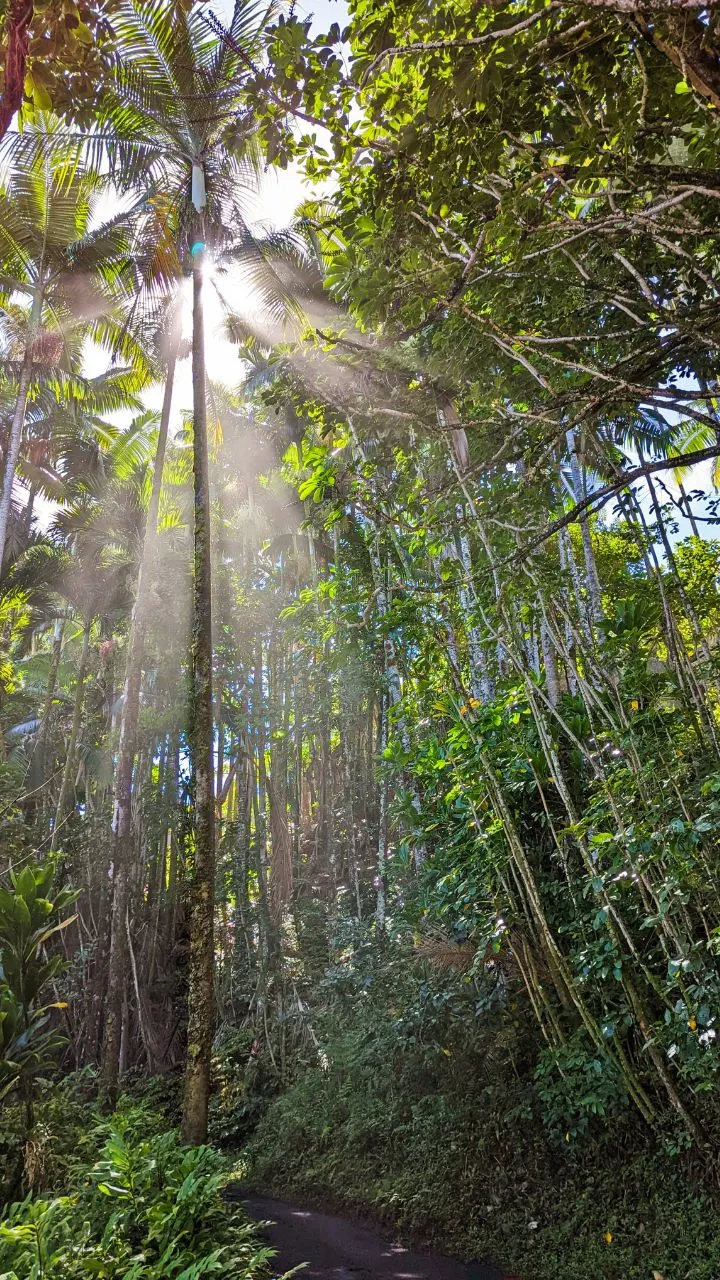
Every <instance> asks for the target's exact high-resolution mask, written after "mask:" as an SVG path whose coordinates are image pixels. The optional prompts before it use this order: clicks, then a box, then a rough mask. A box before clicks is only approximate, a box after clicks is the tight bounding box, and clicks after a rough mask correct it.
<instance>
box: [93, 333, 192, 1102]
mask: <svg viewBox="0 0 720 1280" xmlns="http://www.w3.org/2000/svg"><path fill="white" fill-rule="evenodd" d="M173 328H174V335H173V340H172V347H171V352H170V357H169V359H168V367H167V376H166V379H165V393H164V396H163V405H162V412H161V414H160V426H159V430H158V442H157V450H156V453H155V467H154V470H153V483H152V491H151V494H150V504H149V507H148V514H147V522H146V526H145V530H146V532H145V543H144V547H143V555H142V559H141V562H140V569H139V572H138V583H137V592H136V595H135V602H134V604H133V611H132V617H131V620H130V637H129V641H128V651H127V660H126V664H125V692H124V697H123V704H122V711H121V715H120V738H119V743H118V762H117V772H116V775H115V812H114V815H113V831H114V850H113V905H112V923H111V926H110V956H109V961H108V989H107V1006H106V1014H105V1032H104V1036H103V1052H102V1067H101V1073H100V1092H101V1097H102V1100H103V1103H104V1105H106V1106H108V1107H113V1106H114V1105H115V1102H116V1100H117V1090H118V1081H119V1070H120V1024H121V1015H122V1000H123V992H124V990H125V986H126V981H127V972H128V965H127V929H126V921H127V918H128V888H129V881H130V864H131V861H132V791H133V788H132V780H133V765H134V762H135V747H136V741H137V726H138V717H139V714H140V684H141V680H142V664H143V652H144V648H145V623H146V619H145V612H146V596H147V589H148V584H149V582H150V581H151V572H152V550H153V547H154V544H155V539H156V536H157V520H158V511H159V508H160V493H161V490H162V476H163V468H164V464H165V450H166V446H167V437H168V427H169V424H170V409H171V406H172V393H173V382H174V377H175V362H176V359H177V333H176V328H177V322H175V324H174V326H173Z"/></svg>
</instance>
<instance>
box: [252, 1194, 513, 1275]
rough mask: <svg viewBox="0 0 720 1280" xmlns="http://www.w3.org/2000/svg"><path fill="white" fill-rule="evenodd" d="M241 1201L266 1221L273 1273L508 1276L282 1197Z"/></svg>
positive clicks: (487, 1265)
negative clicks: (295, 1269) (414, 1248)
mask: <svg viewBox="0 0 720 1280" xmlns="http://www.w3.org/2000/svg"><path fill="white" fill-rule="evenodd" d="M243 1206H244V1208H245V1211H246V1212H247V1214H248V1216H249V1217H251V1218H254V1219H255V1221H256V1222H260V1221H265V1220H268V1221H269V1222H270V1225H269V1226H268V1227H266V1228H265V1237H266V1239H267V1240H268V1242H269V1243H270V1244H271V1245H273V1247H274V1248H275V1249H277V1257H276V1258H275V1259H274V1262H273V1265H274V1267H275V1270H276V1272H277V1273H279V1274H282V1273H283V1272H284V1271H289V1270H290V1269H291V1268H292V1267H295V1266H297V1265H298V1263H301V1262H306V1263H307V1264H308V1265H307V1266H306V1267H304V1268H303V1270H302V1271H300V1272H299V1273H298V1280H302V1277H306V1280H513V1277H509V1276H508V1277H504V1276H503V1273H502V1271H500V1270H499V1268H498V1267H495V1266H492V1265H491V1264H490V1263H482V1262H471V1263H468V1264H467V1265H465V1264H464V1263H462V1262H457V1261H456V1260H455V1259H453V1258H442V1257H440V1256H439V1255H437V1254H430V1253H427V1254H425V1253H412V1252H411V1251H410V1250H409V1249H405V1248H404V1247H403V1246H402V1245H401V1244H398V1243H393V1242H392V1241H390V1240H388V1239H387V1238H386V1237H384V1236H383V1235H381V1234H380V1233H379V1232H378V1231H375V1230H372V1229H370V1228H368V1227H361V1226H357V1225H356V1224H355V1223H354V1222H349V1221H348V1220H347V1219H345V1218H336V1217H334V1216H333V1215H331V1214H328V1213H319V1212H317V1211H316V1210H315V1209H305V1208H301V1207H300V1206H299V1205H294V1204H288V1203H286V1202H285V1201H284V1200H274V1199H271V1198H270V1197H266V1196H248V1197H247V1198H244V1199H243Z"/></svg>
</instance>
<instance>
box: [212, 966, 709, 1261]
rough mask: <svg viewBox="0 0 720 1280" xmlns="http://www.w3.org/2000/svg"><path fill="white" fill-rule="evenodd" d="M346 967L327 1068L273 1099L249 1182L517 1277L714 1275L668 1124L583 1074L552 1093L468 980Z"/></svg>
mask: <svg viewBox="0 0 720 1280" xmlns="http://www.w3.org/2000/svg"><path fill="white" fill-rule="evenodd" d="M354 965H355V969H354V972H353V973H352V974H351V973H350V972H349V971H348V970H347V969H346V970H344V971H342V970H341V969H339V970H336V971H335V972H334V973H330V974H329V975H328V978H327V982H326V989H325V993H324V995H325V1001H326V1003H325V1006H324V1011H323V1012H322V1013H321V1014H318V1015H317V1020H316V1032H317V1033H319V1036H318V1038H319V1040H320V1041H321V1042H322V1045H323V1053H322V1057H321V1058H320V1057H318V1058H317V1060H316V1062H315V1065H313V1066H312V1067H311V1068H308V1067H307V1066H306V1067H304V1068H303V1069H302V1070H301V1071H300V1072H299V1074H298V1075H297V1077H296V1078H295V1080H294V1081H293V1082H291V1083H290V1084H289V1086H288V1087H287V1088H286V1090H285V1092H284V1093H283V1094H282V1095H281V1096H279V1097H271V1098H269V1100H268V1104H267V1108H266V1111H265V1114H264V1116H263V1118H262V1119H261V1121H260V1123H259V1124H258V1126H257V1128H256V1130H255V1132H254V1135H253V1137H252V1139H251V1141H250V1143H249V1146H248V1147H247V1150H246V1154H247V1157H248V1159H249V1166H250V1170H251V1172H250V1177H251V1179H252V1181H253V1184H254V1185H255V1186H257V1187H258V1188H262V1189H265V1190H272V1191H274V1192H275V1193H276V1194H281V1195H282V1196H283V1197H285V1198H288V1197H298V1198H305V1199H306V1200H309V1201H311V1202H315V1203H319V1204H322V1205H325V1206H327V1207H330V1208H334V1209H336V1210H338V1211H343V1210H344V1211H348V1210H349V1211H351V1212H353V1213H356V1214H357V1213H360V1214H361V1215H362V1214H367V1215H370V1216H372V1217H375V1218H379V1219H380V1220H381V1221H383V1222H384V1223H386V1224H388V1225H392V1226H393V1227H396V1228H399V1229H401V1230H402V1231H403V1232H404V1233H405V1235H406V1236H407V1237H409V1238H412V1239H415V1240H416V1241H418V1242H421V1243H425V1244H428V1245H432V1246H433V1247H434V1248H435V1249H438V1250H440V1251H444V1252H447V1253H450V1254H456V1255H458V1256H461V1257H464V1258H466V1259H470V1258H482V1259H488V1258H489V1259H493V1260H494V1261H496V1262H498V1263H499V1264H501V1265H502V1266H503V1267H504V1268H506V1269H507V1270H508V1271H512V1272H516V1273H517V1274H518V1275H519V1276H521V1277H522V1280H653V1277H654V1275H655V1274H657V1275H658V1276H661V1277H662V1278H663V1280H718V1277H719V1276H720V1210H719V1209H718V1205H717V1204H716V1203H714V1200H713V1194H712V1186H711V1183H710V1181H709V1180H708V1177H707V1171H706V1169H705V1170H703V1167H702V1165H701V1163H700V1161H699V1160H697V1158H696V1157H693V1156H691V1155H690V1153H688V1152H687V1151H686V1150H684V1149H683V1144H682V1142H679V1141H678V1135H677V1132H676V1131H675V1130H674V1129H673V1128H669V1129H668V1130H667V1131H666V1132H664V1133H661V1134H657V1135H648V1133H647V1132H645V1131H644V1130H643V1128H642V1126H641V1124H640V1122H639V1121H638V1120H636V1118H635V1117H634V1116H633V1114H632V1111H631V1110H630V1109H629V1108H628V1107H627V1106H626V1105H625V1104H624V1102H623V1100H622V1099H620V1100H617V1105H616V1106H615V1107H614V1109H613V1111H612V1113H611V1114H610V1115H608V1114H601V1112H602V1107H603V1101H602V1092H594V1089H595V1086H594V1085H593V1084H592V1081H590V1082H589V1081H588V1079H587V1077H586V1075H585V1074H584V1073H582V1072H578V1073H577V1076H576V1077H573V1075H572V1072H571V1071H570V1072H569V1073H568V1074H567V1075H566V1077H565V1079H564V1081H563V1083H562V1087H561V1088H559V1089H557V1090H556V1092H555V1093H554V1094H553V1095H552V1097H550V1096H549V1093H548V1087H547V1084H546V1082H545V1080H544V1078H543V1077H542V1074H540V1075H538V1068H537V1062H536V1060H534V1059H533V1057H532V1054H531V1052H530V1046H527V1045H526V1041H525V1038H524V1034H523V1028H522V1025H521V1021H520V1018H521V1011H520V1010H513V1009H511V1008H510V1007H509V1006H508V1004H507V1002H499V1001H495V1002H494V1003H493V1000H492V999H490V998H489V996H488V993H487V992H484V991H483V990H481V989H479V988H478V986H477V984H475V983H473V982H467V981H464V980H456V981H453V980H450V979H448V977H447V975H443V977H442V979H438V980H435V981H433V979H432V978H431V977H430V978H428V977H427V976H426V978H425V979H424V980H421V981H419V980H418V975H417V969H415V971H413V969H412V965H410V964H408V957H407V954H406V953H405V954H403V952H402V949H400V950H398V951H397V952H396V953H395V954H393V953H392V952H391V951H389V952H388V953H386V955H385V957H383V959H382V962H380V963H377V962H374V963H373V964H372V965H371V966H370V967H367V968H364V969H363V967H362V964H359V963H358V957H357V954H355V957H354ZM510 1033H511V1034H510ZM216 1123H218V1121H217V1120H216ZM224 1123H225V1126H226V1128H227V1127H229V1126H230V1119H229V1118H228V1116H227V1115H226V1116H225V1121H224ZM571 1124H572V1125H574V1133H573V1132H571V1129H570V1125H571Z"/></svg>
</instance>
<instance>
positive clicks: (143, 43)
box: [97, 0, 292, 1143]
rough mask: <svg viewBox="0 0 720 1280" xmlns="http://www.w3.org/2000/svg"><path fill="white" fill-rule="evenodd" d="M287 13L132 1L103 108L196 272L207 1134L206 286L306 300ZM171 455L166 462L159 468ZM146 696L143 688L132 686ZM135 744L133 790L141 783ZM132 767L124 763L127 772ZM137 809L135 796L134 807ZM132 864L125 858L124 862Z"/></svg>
mask: <svg viewBox="0 0 720 1280" xmlns="http://www.w3.org/2000/svg"><path fill="white" fill-rule="evenodd" d="M273 11H274V4H271V5H270V6H267V5H258V4H256V3H254V2H253V0H237V3H236V5H235V10H234V14H233V19H232V22H231V25H230V28H229V32H228V38H227V39H226V40H222V39H218V37H217V36H216V35H214V34H211V33H209V32H208V30H207V27H206V24H205V23H204V20H203V17H202V15H201V14H200V13H198V11H197V10H190V11H189V12H188V11H185V10H184V9H182V8H181V7H179V6H178V7H175V6H173V7H168V6H167V5H166V4H164V3H162V2H161V0H147V2H145V0H140V2H138V3H136V4H128V5H126V7H125V8H123V9H122V10H121V11H120V13H119V15H118V17H117V19H115V20H114V25H115V30H116V34H117V38H118V41H119V47H120V54H121V56H120V58H119V62H118V69H117V74H116V78H115V82H114V87H113V88H112V90H111V91H110V92H108V93H107V94H106V95H105V96H104V99H103V103H102V105H101V108H100V118H99V129H98V137H97V146H98V147H102V148H103V149H104V154H105V156H106V157H107V159H108V162H109V167H110V171H111V173H112V174H113V175H114V176H115V177H116V178H117V180H118V181H120V180H121V181H123V182H124V183H126V184H128V185H132V184H133V183H134V184H135V185H136V186H137V185H138V184H139V183H140V181H142V182H143V183H144V184H145V185H146V190H148V189H149V192H150V199H151V200H155V201H158V202H159V204H160V207H161V208H162V210H163V216H164V219H165V225H166V228H167V230H168V235H169V236H170V237H171V238H172V243H173V245H174V246H175V250H176V253H177V256H178V258H179V259H180V260H182V261H183V263H184V268H185V270H186V271H187V272H188V273H189V274H190V276H191V278H192V314H193V337H192V385H193V478H194V555H193V566H194V574H193V642H192V661H191V666H192V679H191V709H190V739H191V747H192V763H193V776H194V813H195V824H194V826H195V830H194V836H195V839H194V868H193V883H192V891H191V899H190V912H189V914H190V920H189V928H190V973H189V994H188V1052H187V1067H186V1079H185V1099H184V1108H183V1122H182V1133H183V1137H184V1139H185V1140H186V1141H188V1142H193V1143H196V1142H201V1141H203V1140H204V1138H205V1136H206V1133H207V1108H208V1097H209V1084H210V1055H211V1048H212V1038H213V1031H214V1013H213V1009H214V999H213V984H214V882H215V848H214V842H215V812H214V796H213V773H214V771H213V696H212V688H213V681H212V669H213V643H212V580H211V564H210V521H211V502H210V485H209V467H208V430H207V378H206V365H205V323H204V289H205V285H206V280H207V279H208V277H209V276H210V274H211V271H213V270H214V271H215V272H219V271H222V270H224V269H226V268H227V267H228V265H229V264H230V263H235V264H241V265H242V266H243V267H244V269H245V271H246V273H247V274H248V275H249V276H252V283H253V286H254V288H255V290H256V291H258V290H259V291H260V292H261V294H262V297H263V299H264V301H265V304H266V306H267V307H268V309H269V310H271V311H273V312H274V313H275V314H278V313H279V312H285V313H286V314H287V313H289V311H290V310H292V303H291V300H290V297H289V295H288V293H287V290H286V289H285V287H284V285H283V283H282V281H281V279H280V277H279V276H278V275H277V274H276V273H275V271H274V270H273V267H272V265H271V263H270V261H269V258H268V254H267V253H266V252H264V251H263V247H262V245H261V244H260V243H259V242H258V240H257V239H256V238H255V237H254V236H253V235H252V233H251V231H250V229H249V227H248V223H247V219H246V213H245V208H244V204H245V199H244V197H246V196H247V193H248V191H249V190H250V191H254V190H255V189H256V188H257V183H258V180H259V176H260V172H261V155H260V152H259V148H258V146H257V142H256V137H255V124H254V120H253V119H252V116H251V115H250V114H249V113H248V112H243V110H242V92H243V82H244V79H245V77H246V75H247V71H248V65H249V63H251V60H252V58H253V56H254V55H256V54H257V52H258V50H259V48H260V43H261V38H262V31H263V28H264V26H265V24H266V22H267V20H268V19H269V17H270V16H271V15H272V13H273ZM157 471H158V467H157V465H156V473H157ZM130 692H131V693H132V695H133V698H134V691H133V689H131V690H130ZM131 737H132V735H129V737H128V740H127V741H126V744H125V748H124V754H123V777H122V779H120V777H119V779H118V784H119V787H120V789H121V792H122V795H125V793H126V792H128V769H127V760H128V755H129V754H132V751H133V746H132V743H131V742H130V738H131ZM118 774H120V769H119V770H118ZM127 811H128V813H129V806H127ZM124 837H125V833H123V846H124V847H120V845H118V848H117V857H116V867H115V891H114V904H113V920H114V927H113V930H112V941H111V952H112V957H111V965H110V968H111V972H114V971H115V970H117V972H118V973H120V972H122V970H123V969H124V963H122V960H123V957H124V948H125V943H124V932H125V924H124V921H125V913H126V907H127V872H126V867H125V864H126V862H127V858H128V856H129V850H128V842H127V841H126V840H125V838H124ZM123 868H125V869H124V870H123ZM118 999H119V996H118V991H117V990H114V989H113V987H112V984H111V987H110V1001H111V1007H110V1008H109V1017H110V1027H109V1032H108V1030H107V1029H106V1037H105V1040H106V1043H105V1046H104V1055H103V1056H104V1062H103V1076H104V1081H105V1087H106V1090H107V1092H108V1093H109V1094H110V1095H112V1092H113V1091H114V1089H115V1087H116V1083H117V1070H118V1055H119V1036H118V1031H117V1027H118V1016H117V1015H118V1013H119V1007H118V1008H116V1007H115V1006H116V1005H117V1002H118Z"/></svg>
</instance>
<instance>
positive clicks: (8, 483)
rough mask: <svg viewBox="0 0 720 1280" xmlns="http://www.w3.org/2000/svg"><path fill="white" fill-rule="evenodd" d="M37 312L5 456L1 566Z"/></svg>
mask: <svg viewBox="0 0 720 1280" xmlns="http://www.w3.org/2000/svg"><path fill="white" fill-rule="evenodd" d="M36 311H37V307H36V304H35V303H33V320H31V325H30V332H29V334H28V339H27V343H26V346H25V354H24V356H23V362H22V365H21V366H20V381H19V383H18V390H17V396H16V399H15V411H14V413H13V417H12V422H11V424H10V435H9V437H8V446H7V454H6V455H5V470H4V473H3V482H2V493H1V494H0V565H2V562H3V558H4V556H5V542H6V540H7V530H8V524H9V522H10V510H11V506H12V491H13V484H14V483H15V471H16V468H17V460H18V454H19V452H20V441H21V440H22V433H23V427H24V426H25V410H26V408H27V400H28V392H29V391H30V380H31V378H32V365H33V339H34V336H35V323H34V320H35V313H36Z"/></svg>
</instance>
